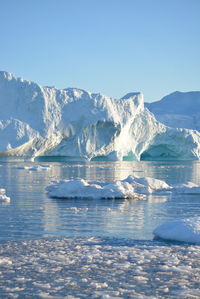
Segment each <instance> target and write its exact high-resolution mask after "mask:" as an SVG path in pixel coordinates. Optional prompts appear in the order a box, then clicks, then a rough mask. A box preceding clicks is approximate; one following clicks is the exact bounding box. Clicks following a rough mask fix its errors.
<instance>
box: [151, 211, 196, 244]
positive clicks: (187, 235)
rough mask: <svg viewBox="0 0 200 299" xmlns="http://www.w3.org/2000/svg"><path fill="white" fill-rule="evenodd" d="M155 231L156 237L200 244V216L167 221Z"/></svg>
mask: <svg viewBox="0 0 200 299" xmlns="http://www.w3.org/2000/svg"><path fill="white" fill-rule="evenodd" d="M153 233H154V235H155V237H156V238H161V239H165V240H171V241H180V242H187V243H197V244H200V217H193V218H187V219H181V220H176V221H168V222H165V223H163V224H161V225H160V226H158V227H157V228H156V229H155V230H154V232H153Z"/></svg>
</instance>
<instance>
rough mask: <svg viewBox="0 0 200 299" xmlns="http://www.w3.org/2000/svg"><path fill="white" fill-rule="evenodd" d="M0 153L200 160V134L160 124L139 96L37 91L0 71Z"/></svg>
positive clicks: (31, 85) (86, 158)
mask: <svg viewBox="0 0 200 299" xmlns="http://www.w3.org/2000/svg"><path fill="white" fill-rule="evenodd" d="M0 154H1V155H5V156H26V157H34V158H35V157H39V156H65V157H70V158H72V159H74V160H79V159H85V160H99V159H102V160H140V159H143V160H151V159H199V158H200V133H199V132H197V131H192V130H185V129H173V128H168V127H166V126H165V125H163V124H161V123H159V122H158V121H157V120H156V119H155V117H154V116H153V114H152V113H150V112H149V110H148V109H146V108H144V101H143V95H142V94H141V93H130V94H127V95H126V96H125V97H123V98H121V99H113V98H110V97H108V96H104V95H101V94H95V93H90V92H86V91H84V90H80V89H76V88H68V89H62V90H59V89H56V88H54V87H41V86H39V85H37V84H35V83H33V82H29V81H26V80H24V79H22V78H15V77H14V76H13V75H12V74H11V73H7V72H0Z"/></svg>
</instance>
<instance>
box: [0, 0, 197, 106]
mask: <svg viewBox="0 0 200 299" xmlns="http://www.w3.org/2000/svg"><path fill="white" fill-rule="evenodd" d="M0 70H4V71H9V72H12V73H14V74H15V75H16V76H17V77H23V78H25V79H28V80H32V81H35V82H37V83H39V84H40V85H50V86H51V85H54V86H56V87H58V88H66V87H78V88H83V89H85V90H88V91H93V92H101V93H104V94H107V95H109V96H113V97H121V96H123V95H124V94H126V93H128V92H131V91H141V92H143V93H144V95H145V100H147V101H154V100H158V99H160V98H161V97H163V96H164V95H166V94H168V93H170V92H173V91H175V90H180V91H191V90H200V0H0Z"/></svg>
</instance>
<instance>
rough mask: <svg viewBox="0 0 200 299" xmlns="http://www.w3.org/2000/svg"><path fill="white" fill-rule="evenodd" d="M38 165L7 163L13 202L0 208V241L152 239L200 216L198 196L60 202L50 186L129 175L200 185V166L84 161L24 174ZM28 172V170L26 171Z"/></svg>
mask: <svg viewBox="0 0 200 299" xmlns="http://www.w3.org/2000/svg"><path fill="white" fill-rule="evenodd" d="M38 164H39V163H38V162H34V163H31V162H21V161H20V162H15V163H13V162H12V163H10V162H6V163H5V162H2V163H1V165H2V166H1V167H0V188H5V189H6V194H7V195H8V196H10V197H11V202H10V205H7V206H6V205H3V204H1V205H0V217H1V223H0V239H1V240H5V239H20V238H21V239H23V238H33V237H41V236H47V235H62V236H84V235H87V236H88V235H90V236H115V237H127V238H135V239H151V238H152V231H153V229H154V228H155V226H157V225H158V224H160V223H162V222H164V221H166V220H169V219H175V218H177V217H182V218H183V217H186V216H193V215H197V214H199V212H200V201H199V197H198V196H186V195H184V196H180V195H179V196H148V197H147V199H146V200H138V201H137V200H125V201H124V200H81V199H80V200H78V199H77V200H55V199H50V198H48V197H47V194H46V192H45V187H46V186H47V185H49V183H50V182H51V181H52V180H62V179H69V178H73V179H75V178H84V179H88V180H100V181H113V180H117V179H124V178H126V177H127V176H128V175H130V174H131V175H137V176H141V177H143V176H150V177H154V178H158V179H163V180H165V181H167V182H168V183H177V182H183V181H186V180H190V181H193V182H196V183H199V184H200V171H199V169H200V162H199V161H192V162H169V163H167V162H166V161H165V162H160V161H159V162H125V161H123V162H106V163H105V162H78V163H74V162H71V163H58V162H54V163H48V164H50V165H52V167H51V168H49V169H47V170H41V171H29V170H27V169H19V166H23V167H24V166H28V167H31V166H33V165H38ZM23 167H22V168H23Z"/></svg>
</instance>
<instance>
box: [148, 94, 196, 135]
mask: <svg viewBox="0 0 200 299" xmlns="http://www.w3.org/2000/svg"><path fill="white" fill-rule="evenodd" d="M145 106H146V107H147V108H148V109H149V110H150V111H151V112H152V113H153V114H154V115H155V117H156V119H157V120H158V121H160V122H162V123H163V124H165V125H167V126H170V127H173V128H187V129H193V130H199V131H200V91H191V92H179V91H176V92H174V93H171V94H169V95H167V96H166V97H164V98H162V99H161V100H160V101H157V102H153V103H145Z"/></svg>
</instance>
